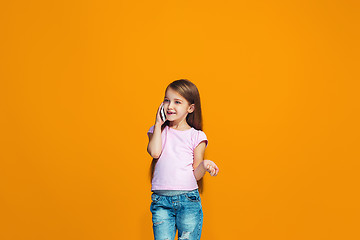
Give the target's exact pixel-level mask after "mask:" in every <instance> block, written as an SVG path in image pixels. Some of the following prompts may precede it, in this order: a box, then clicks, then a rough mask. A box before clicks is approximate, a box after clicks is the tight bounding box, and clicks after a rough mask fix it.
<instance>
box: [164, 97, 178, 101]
mask: <svg viewBox="0 0 360 240" xmlns="http://www.w3.org/2000/svg"><path fill="white" fill-rule="evenodd" d="M164 98H167V97H164ZM174 99H175V100H180V101H182V100H181V99H178V98H174Z"/></svg>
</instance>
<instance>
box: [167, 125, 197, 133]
mask: <svg viewBox="0 0 360 240" xmlns="http://www.w3.org/2000/svg"><path fill="white" fill-rule="evenodd" d="M167 127H168V128H169V129H171V130H174V131H177V132H187V131H190V130H191V129H192V127H191V128H189V129H186V130H177V129H174V128H171V127H169V126H167Z"/></svg>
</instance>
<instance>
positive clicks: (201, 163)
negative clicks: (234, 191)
mask: <svg viewBox="0 0 360 240" xmlns="http://www.w3.org/2000/svg"><path fill="white" fill-rule="evenodd" d="M205 147H206V144H205V142H204V141H202V142H201V143H199V145H198V146H197V147H196V148H195V150H194V164H193V167H194V169H195V170H194V176H195V178H196V181H199V180H200V179H201V178H202V177H203V176H204V175H205V173H206V172H209V173H210V175H211V176H216V175H217V174H218V172H219V168H218V167H217V166H216V164H215V163H214V162H213V161H210V160H203V159H204V154H205Z"/></svg>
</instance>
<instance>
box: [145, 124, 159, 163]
mask: <svg viewBox="0 0 360 240" xmlns="http://www.w3.org/2000/svg"><path fill="white" fill-rule="evenodd" d="M148 136H149V143H148V146H147V152H148V153H149V154H150V155H151V157H153V158H155V159H157V158H159V157H160V154H161V152H162V142H161V124H160V123H155V126H154V132H153V133H148Z"/></svg>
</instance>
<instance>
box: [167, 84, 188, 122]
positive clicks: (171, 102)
mask: <svg viewBox="0 0 360 240" xmlns="http://www.w3.org/2000/svg"><path fill="white" fill-rule="evenodd" d="M164 109H165V114H166V119H167V120H169V121H174V120H177V119H184V118H185V117H186V116H187V114H188V113H191V112H193V111H194V109H195V108H194V104H191V105H190V104H189V102H188V101H187V100H186V99H185V98H183V97H182V96H181V95H180V94H178V93H177V92H176V91H174V90H173V89H171V88H170V87H169V88H168V90H167V91H166V94H165V98H164Z"/></svg>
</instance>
